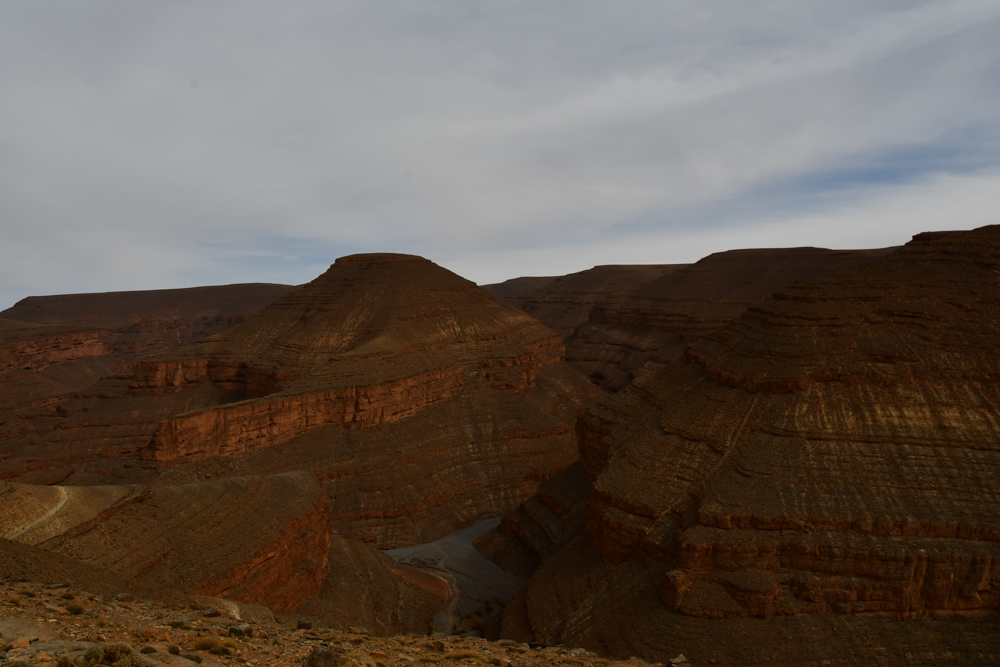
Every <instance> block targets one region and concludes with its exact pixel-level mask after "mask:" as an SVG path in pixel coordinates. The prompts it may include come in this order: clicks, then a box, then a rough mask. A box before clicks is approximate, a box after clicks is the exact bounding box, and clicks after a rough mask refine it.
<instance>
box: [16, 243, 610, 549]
mask: <svg viewBox="0 0 1000 667" xmlns="http://www.w3.org/2000/svg"><path fill="white" fill-rule="evenodd" d="M563 350H564V348H563V344H562V341H561V338H560V336H558V335H557V334H555V333H554V332H552V331H551V330H550V329H548V328H546V327H545V326H543V325H541V324H539V323H538V322H537V321H536V320H534V319H532V318H530V317H528V316H526V315H525V314H524V313H522V312H520V311H518V310H516V309H514V308H512V307H509V306H507V305H505V304H503V303H502V302H500V301H498V300H496V299H495V298H493V297H492V296H490V295H489V294H487V293H486V292H483V291H482V290H480V289H479V288H477V287H476V286H475V285H474V284H472V283H470V282H468V281H466V280H464V279H462V278H460V277H458V276H456V275H455V274H453V273H451V272H449V271H447V270H445V269H442V268H441V267H438V266H437V265H435V264H433V263H431V262H429V261H427V260H425V259H422V258H419V257H412V256H407V255H389V254H383V255H357V256H353V257H347V258H342V259H340V260H338V261H337V263H336V264H334V265H333V266H332V267H331V268H330V270H329V271H328V272H327V273H325V274H324V275H323V276H320V277H319V278H317V279H316V280H314V281H313V282H311V283H309V284H308V285H305V286H303V287H301V288H299V289H297V290H295V291H293V292H291V293H289V294H287V295H286V296H284V297H282V298H280V299H278V300H277V301H275V302H274V303H273V304H271V305H269V306H268V307H267V308H265V309H264V310H262V311H261V312H259V313H257V314H256V315H254V316H253V317H251V318H249V319H247V320H246V321H244V322H243V323H241V324H239V325H238V326H236V327H233V328H231V329H228V330H226V331H224V332H222V333H219V334H216V335H214V336H211V337H208V338H205V339H203V340H202V341H199V342H197V343H195V344H193V345H190V346H188V347H185V348H182V349H180V350H176V351H173V352H168V353H164V354H159V355H153V356H151V357H146V358H144V359H143V360H142V361H141V362H140V363H139V364H138V365H137V366H136V369H135V371H134V373H133V374H132V375H131V376H129V377H116V378H110V379H108V380H105V381H102V382H100V383H98V384H96V385H94V386H93V387H92V388H90V389H88V390H87V391H82V392H78V393H77V395H76V397H75V398H73V399H72V400H67V401H63V402H62V403H60V405H59V407H58V411H57V413H56V414H55V415H54V417H53V418H52V419H51V421H50V422H49V423H48V424H47V425H46V428H45V429H44V431H43V428H42V426H36V427H35V428H34V429H33V430H31V431H29V432H28V433H27V434H26V435H24V436H22V437H20V438H17V437H10V438H8V439H7V440H5V442H4V443H3V449H4V451H2V452H0V475H5V476H7V477H8V478H14V479H18V480H23V481H29V482H37V481H47V482H50V483H51V482H58V483H70V484H95V483H109V482H114V483H143V484H149V483H156V484H160V485H165V484H170V485H176V484H182V483H187V482H192V481H196V480H198V479H201V478H203V476H204V475H205V474H209V475H212V476H215V475H223V476H226V477H230V476H240V477H249V476H263V475H270V474H274V473H278V472H294V471H307V472H309V473H311V474H312V475H314V476H315V477H316V478H317V479H318V480H320V481H321V482H322V483H323V484H325V485H326V488H327V491H328V493H329V496H330V497H331V498H335V499H336V503H335V504H334V505H333V506H332V507H331V510H330V516H331V522H333V524H334V525H336V526H337V529H338V531H339V532H340V534H341V535H343V536H344V537H347V538H351V539H356V540H361V541H365V542H369V543H374V544H377V545H379V546H380V547H384V548H389V547H396V546H403V545H407V544H413V543H420V542H426V541H430V540H433V539H436V538H438V537H441V536H443V535H445V534H447V533H449V532H451V531H453V530H455V529H457V528H459V527H461V526H463V525H466V524H468V523H470V522H472V521H474V520H476V519H481V518H486V517H489V516H496V515H499V514H502V513H504V512H506V511H508V510H510V509H513V508H514V507H516V506H517V504H518V503H519V502H520V501H521V500H524V499H526V498H528V497H529V496H530V495H531V494H532V493H533V492H534V491H535V489H537V486H538V484H539V483H540V482H541V481H542V480H544V479H546V478H548V477H550V476H551V475H553V474H555V473H556V472H558V471H559V470H561V469H562V468H564V467H565V466H567V465H568V464H570V463H572V462H573V461H574V460H575V458H576V452H577V448H576V443H575V434H574V431H573V428H574V427H573V425H574V422H575V417H576V414H577V413H578V412H579V410H580V409H581V408H583V407H585V406H587V405H590V404H592V403H594V402H595V401H596V400H598V399H599V391H598V390H597V389H596V388H595V387H594V386H593V385H592V384H591V383H590V382H589V381H588V380H587V379H586V378H585V377H583V376H582V375H580V374H578V373H576V372H575V371H573V370H572V369H571V368H569V367H568V366H566V365H565V363H563V361H562V357H563Z"/></svg>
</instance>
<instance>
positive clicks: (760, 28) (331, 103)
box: [0, 0, 1000, 309]
mask: <svg viewBox="0 0 1000 667" xmlns="http://www.w3.org/2000/svg"><path fill="white" fill-rule="evenodd" d="M993 223H1000V2H997V1H996V0H943V1H927V2H921V1H919V0H906V1H884V2H880V1H878V0H863V1H856V0H836V1H822V0H818V1H815V2H801V1H800V0H789V1H780V2H770V1H756V0H732V1H717V0H691V1H685V0H650V1H634V0H615V2H607V1H606V0H574V1H573V2H561V1H551V2H549V1H545V0H526V1H519V0H509V1H506V0H496V1H494V2H478V1H477V2H471V1H469V0H466V1H464V2H459V1H446V0H421V2H412V1H409V0H406V1H404V0H397V1H393V0H380V1H377V2H369V1H362V0H357V1H355V2H338V1H335V0H317V1H314V2H308V1H301V2H296V1H294V0H290V1H287V2H281V3H276V2H255V1H254V0H197V1H187V0H162V1H160V2H131V1H128V0H119V1H113V2H112V1H104V0H89V1H88V2H86V3H81V2H78V1H76V0H71V1H66V2H59V1H55V0H51V1H50V0H5V1H4V2H3V3H2V4H0V309H2V308H5V307H8V306H10V305H12V304H13V303H14V302H16V301H17V300H19V299H21V298H23V297H25V296H29V295H40V294H60V293H76V292H101V291H117V290H129V289H159V288H170V287H187V286H195V285H212V284H229V283H237V282H279V283H290V284H300V283H303V282H307V281H309V280H311V279H312V278H314V277H316V276H317V275H319V274H320V273H322V272H323V271H324V270H325V269H326V268H327V267H328V266H329V265H330V264H331V263H333V261H334V260H335V259H336V258H337V257H341V256H344V255H349V254H353V253H358V252H403V253H411V254H417V255H422V256H424V257H427V258H429V259H431V260H433V261H434V262H436V263H438V264H440V265H441V266H444V267H446V268H448V269H451V270H452V271H455V272H456V273H458V274H460V275H462V276H464V277H466V278H468V279H470V280H473V281H475V282H477V283H480V284H483V283H491V282H499V281H502V280H505V279H507V278H513V277H516V276H523V275H561V274H565V273H569V272H573V271H580V270H583V269H587V268H590V267H591V266H595V265H599V264H623V263H636V264H651V263H654V264H655V263H678V262H693V261H696V260H698V259H699V258H701V257H703V256H705V255H708V254H710V253H712V252H717V251H723V250H728V249H732V248H749V247H793V246H818V247H833V248H873V247H885V246H891V245H900V244H902V243H905V242H906V241H908V240H909V239H910V237H912V236H913V235H914V234H917V233H919V232H923V231H930V230H944V229H971V228H974V227H978V226H982V225H985V224H993Z"/></svg>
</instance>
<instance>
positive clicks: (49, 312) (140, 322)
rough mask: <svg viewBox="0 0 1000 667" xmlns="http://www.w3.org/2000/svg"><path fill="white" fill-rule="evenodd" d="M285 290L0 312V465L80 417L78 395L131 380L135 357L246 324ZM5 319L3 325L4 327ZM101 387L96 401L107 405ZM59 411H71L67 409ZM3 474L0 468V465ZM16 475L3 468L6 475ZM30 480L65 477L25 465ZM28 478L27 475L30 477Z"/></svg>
mask: <svg viewBox="0 0 1000 667" xmlns="http://www.w3.org/2000/svg"><path fill="white" fill-rule="evenodd" d="M291 289H292V287H289V286H287V285H263V284H250V285H226V286H222V287H198V288H191V289H179V290H156V291H147V292H113V293H108V294H74V295H62V296H48V297H29V298H27V299H24V300H22V301H20V302H19V303H18V304H17V305H15V306H14V307H13V308H9V309H8V310H5V311H3V312H2V313H0V317H2V318H4V319H0V461H2V459H3V458H4V457H5V456H9V455H10V454H11V450H12V449H13V448H19V447H20V443H19V442H18V441H19V440H21V439H22V438H23V437H25V436H27V437H28V439H29V440H33V438H32V437H31V434H41V433H46V432H48V431H50V430H51V429H53V428H57V427H58V425H59V423H60V421H61V419H60V417H61V416H65V415H66V414H67V411H79V410H80V408H79V405H80V401H79V400H78V397H79V394H80V392H84V393H86V392H90V391H94V390H93V387H94V386H95V385H96V384H98V383H99V382H101V381H102V380H104V381H105V385H106V384H107V382H108V381H112V382H113V379H114V378H116V377H121V376H123V375H125V374H130V373H131V371H132V366H133V365H134V364H135V362H136V361H137V360H138V359H139V358H140V357H141V356H143V355H146V354H151V353H154V352H163V351H166V350H171V349H176V348H180V347H183V346H184V345H187V344H189V343H192V342H194V341H195V340H197V339H199V338H201V337H204V336H208V335H211V334H213V333H217V332H219V331H222V330H224V329H226V328H228V327H231V326H233V325H234V324H237V323H239V322H241V321H242V320H244V319H246V317H247V316H249V315H251V314H253V313H254V312H256V311H258V310H260V309H261V308H263V307H264V306H265V305H267V304H268V303H269V302H271V301H273V300H274V299H276V298H278V297H279V296H281V295H283V294H286V293H287V292H288V291H290V290H291ZM7 318H10V319H7ZM110 393H112V392H109V391H108V389H107V387H106V386H105V387H102V388H101V389H98V390H96V392H95V394H96V396H108V395H109V394H110ZM67 403H74V404H75V405H74V406H72V407H67V405H66V404H67ZM0 467H2V466H0ZM15 469H16V466H8V467H7V470H8V473H7V474H8V475H9V474H10V472H9V471H11V470H15ZM32 469H36V470H37V472H36V475H37V477H36V478H34V479H32V480H31V481H38V482H46V483H56V482H60V481H63V480H64V479H65V478H66V476H67V474H68V473H69V471H68V470H67V469H60V468H58V467H56V468H49V470H48V471H45V470H38V466H36V465H31V464H27V465H25V466H24V467H23V468H22V469H21V470H20V472H21V474H22V475H23V474H25V473H29V471H30V470H32ZM29 474H30V473H29Z"/></svg>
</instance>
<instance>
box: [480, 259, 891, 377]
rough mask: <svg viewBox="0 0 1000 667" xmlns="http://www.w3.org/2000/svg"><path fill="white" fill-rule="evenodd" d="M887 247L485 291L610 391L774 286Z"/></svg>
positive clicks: (604, 271)
mask: <svg viewBox="0 0 1000 667" xmlns="http://www.w3.org/2000/svg"><path fill="white" fill-rule="evenodd" d="M891 250H892V249H891V248H888V249H882V250H826V249H822V248H780V249H753V250H730V251H726V252H719V253H714V254H712V255H709V256H708V257H705V258H704V259H702V260H700V261H698V262H696V263H694V264H674V265H661V266H634V267H633V266H620V267H619V266H609V267H600V266H599V267H595V268H593V269H590V270H588V271H581V272H580V273H575V274H571V275H568V276H563V277H561V278H552V279H548V280H547V282H541V279H537V280H538V281H539V282H533V281H534V280H536V279H517V280H511V281H507V282H506V283H500V284H498V285H487V286H486V289H489V290H492V291H493V293H495V294H497V296H499V297H500V298H503V299H504V300H506V301H507V302H508V303H511V304H512V305H515V306H517V307H518V308H521V309H522V310H524V311H525V312H527V313H529V314H530V315H532V316H533V317H536V318H538V319H539V320H541V321H542V322H544V323H545V324H547V325H549V326H550V327H552V328H553V329H555V330H557V331H559V332H560V333H561V334H562V335H563V336H564V339H565V342H566V361H567V363H569V364H570V365H572V366H573V367H574V368H576V369H578V370H580V371H581V372H583V373H585V374H586V375H587V376H588V377H590V379H591V380H592V381H594V382H595V383H596V384H598V385H599V386H601V387H602V388H603V389H605V390H608V391H619V390H621V389H623V388H624V387H626V386H628V384H629V383H630V382H631V381H632V380H634V379H635V378H636V377H639V376H641V375H643V374H645V373H648V372H651V371H653V370H656V369H657V368H660V367H662V366H663V365H664V364H667V363H669V362H672V361H673V360H675V359H677V358H679V357H680V356H681V354H682V352H683V350H684V347H685V346H686V345H688V344H690V343H693V342H695V341H697V340H700V339H701V338H703V337H704V336H706V335H708V334H709V333H711V332H712V331H715V330H716V329H718V328H720V327H722V326H725V325H726V324H728V323H729V322H731V321H733V320H734V319H736V318H737V317H739V316H740V315H741V314H743V312H744V311H745V310H746V309H747V307H748V306H750V305H751V304H754V303H758V302H760V301H762V300H764V299H766V298H768V297H770V296H771V294H773V293H774V292H775V291H778V290H782V289H785V288H787V287H789V286H790V285H792V284H794V283H795V282H797V281H802V280H808V279H811V278H815V277H817V276H821V275H823V274H826V273H829V272H833V271H842V270H847V269H850V268H852V267H854V266H859V265H862V264H864V263H866V262H870V261H872V260H874V259H878V258H879V257H882V256H884V255H885V254H886V253H888V252H889V251H891Z"/></svg>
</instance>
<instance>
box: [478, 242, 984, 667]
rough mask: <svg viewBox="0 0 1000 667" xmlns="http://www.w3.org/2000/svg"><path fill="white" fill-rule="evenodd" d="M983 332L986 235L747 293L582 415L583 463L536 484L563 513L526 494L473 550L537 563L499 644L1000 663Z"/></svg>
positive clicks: (753, 657) (710, 655)
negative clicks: (746, 301)
mask: <svg viewBox="0 0 1000 667" xmlns="http://www.w3.org/2000/svg"><path fill="white" fill-rule="evenodd" d="M672 275H677V274H676V273H675V274H672ZM997 322H1000V226H994V227H985V228H981V229H977V230H974V231H971V232H941V233H929V234H921V235H918V236H916V237H915V238H914V239H913V241H911V242H910V243H908V244H907V245H906V246H904V247H902V248H900V249H898V250H896V251H894V252H892V253H890V254H888V255H886V256H884V257H883V258H881V259H878V260H875V261H871V262H867V263H863V264H861V265H858V266H856V267H855V268H853V269H850V270H847V271H843V272H839V273H833V274H827V275H826V276H824V277H821V278H817V279H815V280H812V281H807V282H804V283H800V284H797V285H792V286H789V287H787V288H785V289H783V290H781V291H779V292H778V293H776V294H774V295H773V296H772V297H771V298H769V299H766V300H764V301H762V302H760V303H758V304H756V305H753V306H751V307H750V308H749V309H748V310H747V311H746V312H745V313H744V314H743V315H742V316H740V317H739V318H737V319H736V320H735V321H733V322H732V323H731V324H729V325H728V326H725V327H722V328H720V329H717V330H715V331H714V332H712V333H709V334H708V335H706V336H704V337H702V338H701V339H700V340H699V341H697V342H695V343H693V344H692V345H690V346H689V347H687V348H685V350H684V356H683V357H682V358H680V359H677V360H674V361H673V362H670V363H668V364H666V365H665V366H663V367H662V368H660V369H659V370H656V371H654V372H651V373H649V374H646V375H644V376H642V377H640V378H639V379H638V380H636V381H635V382H634V383H633V384H632V385H631V386H630V387H628V388H627V389H625V390H624V391H622V392H619V393H617V394H615V395H613V396H610V397H608V398H607V399H606V400H605V401H603V402H602V403H601V404H600V405H598V406H595V407H594V408H591V409H590V410H588V411H587V412H586V413H585V414H584V415H583V416H582V417H581V421H580V424H579V427H578V429H579V433H580V447H581V461H582V464H583V467H584V468H585V471H583V470H578V471H577V472H576V473H574V474H573V475H571V476H570V477H572V479H567V480H566V481H565V483H563V484H562V485H561V488H562V491H561V492H559V488H560V487H559V485H556V486H553V488H552V489H550V490H548V491H545V489H543V491H542V495H543V496H544V494H546V493H547V494H548V495H549V496H550V497H553V496H554V495H555V497H562V498H563V501H562V502H561V503H556V504H555V507H561V509H559V510H549V511H547V512H540V511H538V510H537V505H538V502H537V501H534V500H533V501H529V502H528V503H525V504H524V506H523V507H522V509H521V510H520V518H519V517H518V515H517V514H515V515H511V517H509V518H508V519H507V520H505V523H504V525H505V526H506V528H507V530H506V531H505V532H504V531H500V533H494V534H493V535H491V536H490V537H489V539H484V540H482V542H481V546H483V548H484V550H486V551H490V550H492V552H493V553H494V555H495V557H496V558H497V559H498V561H499V562H503V557H506V558H508V559H514V560H516V559H517V558H518V557H520V558H522V560H523V559H524V557H525V554H528V555H532V554H533V555H534V558H535V559H536V561H539V562H542V561H543V562H542V564H541V567H540V568H539V569H538V570H537V571H536V572H535V573H534V575H533V576H532V578H531V579H530V581H529V583H528V584H527V586H526V588H525V589H523V590H522V592H521V593H520V594H519V596H518V597H517V598H516V599H515V601H514V602H512V603H511V604H510V605H508V607H507V608H506V610H505V612H504V614H503V619H502V634H503V635H505V636H509V637H513V638H516V639H520V640H531V641H541V642H549V643H566V644H572V645H582V646H585V647H592V648H599V649H601V650H603V651H606V652H609V653H611V654H613V655H629V654H634V655H640V656H643V657H646V658H647V659H664V658H666V657H668V656H672V655H676V654H677V652H683V653H684V654H685V655H687V656H688V657H690V658H692V659H693V660H695V661H696V662H698V663H699V664H700V663H703V662H708V661H710V660H719V661H721V662H723V663H728V662H732V661H740V662H758V661H766V660H768V659H769V656H770V655H771V653H772V652H773V651H774V648H775V642H780V643H781V644H782V646H783V647H788V648H787V650H786V651H783V652H782V655H784V656H785V659H786V660H787V661H791V662H795V661H797V660H799V661H803V662H807V661H809V660H814V661H818V660H823V659H838V657H839V659H844V658H845V656H847V660H848V662H851V661H853V660H872V659H876V660H877V661H878V662H883V663H886V664H891V663H903V662H908V659H907V658H906V656H910V657H911V658H912V657H914V656H918V655H919V656H923V658H921V659H924V658H926V659H927V660H928V661H930V662H939V663H940V662H953V663H959V664H967V663H981V662H983V660H984V656H989V655H992V656H994V657H995V656H996V655H997V654H998V653H1000V640H998V637H1000V634H998V633H997V630H998V628H1000V626H998V623H997V615H996V611H997V610H998V609H1000V568H998V567H997V565H996V564H997V563H1000V408H998V406H1000V352H998V350H1000V330H998V328H997ZM567 474H568V473H564V474H562V475H561V477H566V476H567ZM557 479H559V477H555V478H553V479H552V480H551V481H550V482H548V483H547V486H552V485H553V484H554V483H555V481H556V480H557ZM573 480H575V481H573ZM588 482H589V483H588ZM542 504H543V505H547V506H548V507H552V506H553V504H551V503H542ZM581 505H582V507H581ZM583 507H585V508H586V509H585V510H583V509H582V508H583ZM533 508H535V509H533ZM531 516H534V517H536V520H534V522H533V523H532V522H531V521H527V520H526V519H525V517H529V518H530V517H531ZM532 527H533V529H532ZM540 527H541V528H542V529H544V530H541V532H542V533H543V535H542V537H537V536H536V537H534V538H532V534H533V532H534V533H538V532H539V528H540ZM574 531H575V532H574ZM526 537H527V539H526ZM505 542H506V544H505ZM539 545H541V546H539ZM552 545H555V546H556V548H555V549H551V548H550V549H549V551H554V553H545V547H551V546H552ZM519 554H520V556H519ZM797 646H801V647H803V648H802V649H801V650H799V649H798V648H796V647H797ZM880 651H888V653H882V652H880ZM850 656H854V657H853V658H851V657H850ZM988 661H989V660H987V662H988Z"/></svg>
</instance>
